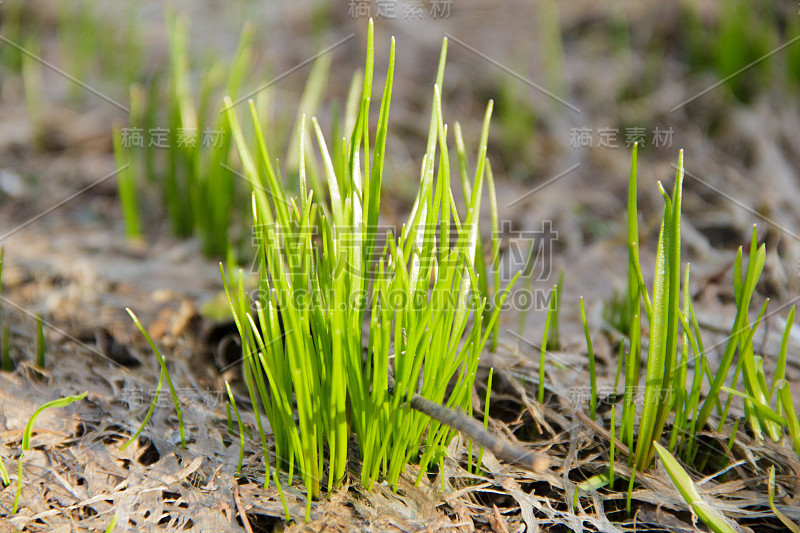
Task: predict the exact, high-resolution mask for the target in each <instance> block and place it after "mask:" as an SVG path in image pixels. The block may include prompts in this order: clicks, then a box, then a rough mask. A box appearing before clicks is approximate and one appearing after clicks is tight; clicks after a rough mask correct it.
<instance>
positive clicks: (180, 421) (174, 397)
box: [125, 307, 186, 449]
mask: <svg viewBox="0 0 800 533" xmlns="http://www.w3.org/2000/svg"><path fill="white" fill-rule="evenodd" d="M125 311H127V312H128V314H129V315H130V316H131V319H133V322H134V324H136V327H138V328H139V331H141V332H142V335H144V338H145V339H147V343H148V344H149V345H150V348H152V349H153V352H154V353H155V354H156V357H157V358H158V363H159V365H161V371H162V372H163V373H164V377H165V378H166V380H167V385H168V386H169V391H170V393H171V394H172V403H173V404H174V405H175V412H176V413H177V415H178V428H179V429H180V434H181V448H184V449H185V448H186V429H185V428H184V425H183V413H182V412H181V405H180V401H178V393H177V392H175V386H174V385H173V384H172V378H170V377H169V370H167V364H166V362H165V361H164V357H163V356H162V355H161V352H160V351H159V350H158V347H156V343H155V342H153V339H152V338H150V335H149V334H148V333H147V330H146V329H145V328H144V326H142V323H141V322H139V318H138V317H137V316H136V315H135V314H134V313H133V311H131V310H130V308H128V307H126V308H125Z"/></svg>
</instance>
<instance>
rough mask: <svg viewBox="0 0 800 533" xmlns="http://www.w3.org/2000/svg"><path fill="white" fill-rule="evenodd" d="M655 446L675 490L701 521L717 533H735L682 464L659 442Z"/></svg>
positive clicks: (654, 443)
mask: <svg viewBox="0 0 800 533" xmlns="http://www.w3.org/2000/svg"><path fill="white" fill-rule="evenodd" d="M653 446H654V447H655V449H656V452H657V453H658V456H659V457H660V458H661V462H662V464H663V465H664V469H665V470H666V471H667V473H668V474H669V477H670V479H672V483H674V484H675V488H677V489H678V492H680V493H681V496H683V499H684V500H685V501H686V503H687V504H689V507H691V509H692V511H694V513H695V514H697V516H698V517H699V518H700V520H702V521H703V523H704V524H705V525H707V526H708V527H709V528H710V529H711V530H712V531H714V532H716V533H735V532H736V530H735V529H734V528H733V527H732V526H731V525H730V522H729V521H728V519H726V518H725V517H724V516H723V515H722V514H721V513H719V512H718V511H716V510H715V509H714V508H713V507H711V505H709V504H708V502H706V501H705V500H704V499H703V497H702V496H701V495H700V492H699V491H698V490H697V486H696V485H695V484H694V482H693V481H692V478H690V477H689V474H688V473H687V472H686V470H684V469H683V467H682V466H681V465H680V463H678V461H677V460H676V459H675V458H674V457H673V456H672V455H671V454H670V453H669V452H668V451H667V450H666V449H665V448H664V447H662V446H661V445H660V444H659V443H658V442H656V441H653Z"/></svg>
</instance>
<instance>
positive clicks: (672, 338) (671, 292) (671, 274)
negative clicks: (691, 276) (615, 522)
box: [640, 150, 684, 468]
mask: <svg viewBox="0 0 800 533" xmlns="http://www.w3.org/2000/svg"><path fill="white" fill-rule="evenodd" d="M683 177H684V173H683V150H681V151H680V152H678V170H677V173H676V176H675V185H674V188H673V191H672V198H671V202H668V203H667V205H668V206H669V208H670V209H671V211H672V212H671V213H670V215H669V222H668V226H667V227H668V228H669V233H668V237H667V249H666V250H665V252H666V253H667V254H669V255H668V257H667V258H666V275H667V276H668V280H667V285H666V287H665V288H666V289H667V290H668V293H667V299H666V302H665V306H666V307H665V308H664V312H665V313H666V330H665V334H666V338H665V339H663V342H664V348H663V352H661V354H659V360H662V361H663V370H662V372H663V374H662V376H663V377H662V378H661V383H660V384H659V387H660V391H659V392H658V397H660V396H661V394H664V395H666V397H665V399H664V401H658V403H657V409H656V410H655V417H656V418H655V424H654V426H653V430H652V433H651V434H650V437H649V438H648V444H649V442H650V441H652V440H655V439H658V438H659V436H660V435H661V433H662V431H663V429H664V426H665V425H666V423H667V417H668V416H669V414H670V413H671V412H672V409H673V403H674V401H675V396H674V390H673V386H672V382H673V380H674V379H675V376H674V373H675V368H676V353H677V344H678V327H679V323H680V320H679V316H680V308H679V305H680V294H681V264H680V261H681V205H682V203H683V201H682V199H683ZM664 197H665V199H666V198H668V197H667V195H666V192H664ZM653 292H654V298H653V300H654V306H655V284H654V290H653ZM654 312H655V308H654ZM657 322H658V320H656V323H657ZM651 342H652V332H651ZM649 363H650V361H649V360H648V367H649ZM648 382H649V380H648ZM647 385H649V383H647V384H646V385H645V402H647V388H646V387H647ZM653 397H654V398H655V396H653ZM645 411H646V410H645ZM644 414H645V413H644V412H643V414H642V416H644ZM640 438H641V436H640ZM648 447H649V446H648ZM645 449H647V448H645ZM654 453H655V452H654V451H653V450H652V448H650V449H649V450H648V453H647V454H646V456H645V457H644V462H643V463H641V464H640V466H641V467H642V468H644V467H646V466H647V465H649V464H650V463H651V462H652V458H653V455H654Z"/></svg>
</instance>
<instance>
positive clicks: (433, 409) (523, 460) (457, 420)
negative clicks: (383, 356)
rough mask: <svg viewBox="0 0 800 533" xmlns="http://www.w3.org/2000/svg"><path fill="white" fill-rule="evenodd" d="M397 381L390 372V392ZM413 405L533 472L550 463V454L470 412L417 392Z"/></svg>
mask: <svg viewBox="0 0 800 533" xmlns="http://www.w3.org/2000/svg"><path fill="white" fill-rule="evenodd" d="M394 388H395V381H394V378H393V377H392V376H389V393H390V394H394ZM410 403H411V408H412V409H415V410H417V411H419V412H420V413H423V414H426V415H428V416H429V417H431V418H433V419H435V420H438V421H439V422H441V423H442V424H445V425H447V426H450V427H451V428H453V429H455V430H457V431H460V432H461V433H463V434H464V435H466V436H467V437H469V438H471V439H472V440H473V441H475V442H477V443H478V444H480V445H481V446H483V447H484V448H486V449H487V450H489V451H491V452H492V453H493V454H494V455H495V457H497V458H498V459H502V460H503V461H505V462H507V463H511V464H513V465H516V466H518V467H520V468H524V469H525V470H528V471H530V472H534V473H537V474H541V473H542V472H545V471H546V470H547V469H548V468H549V467H550V457H549V456H548V455H546V454H543V453H539V452H534V451H531V450H526V449H525V448H523V447H521V446H517V445H515V444H512V443H510V442H508V441H507V440H505V439H503V438H501V437H498V436H497V435H495V434H494V433H490V432H489V431H487V430H486V429H484V427H483V425H482V424H481V423H480V422H478V421H477V420H475V419H474V418H472V417H471V416H469V415H466V414H463V413H459V412H457V411H454V410H452V409H449V408H447V407H444V406H442V405H439V404H437V403H434V402H432V401H430V400H427V399H425V398H423V397H422V396H420V395H419V394H417V393H414V394H412V396H411V402H410Z"/></svg>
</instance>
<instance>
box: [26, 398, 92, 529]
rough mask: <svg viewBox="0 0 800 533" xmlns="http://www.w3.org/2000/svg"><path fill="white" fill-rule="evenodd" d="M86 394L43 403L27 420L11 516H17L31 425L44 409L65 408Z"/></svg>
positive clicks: (31, 429) (31, 431) (29, 444)
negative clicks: (24, 456)
mask: <svg viewBox="0 0 800 533" xmlns="http://www.w3.org/2000/svg"><path fill="white" fill-rule="evenodd" d="M87 394H88V391H87V392H84V393H82V394H75V395H73V396H66V397H64V398H59V399H57V400H52V401H50V402H47V403H45V404H44V405H42V406H41V407H39V408H38V409H37V410H36V411H34V412H33V415H32V416H31V417H30V419H29V420H28V423H27V424H26V425H25V431H24V432H23V433H22V454H20V456H19V461H18V465H19V469H18V470H19V471H18V473H17V493H16V496H14V506H13V507H12V509H11V514H12V515H13V514H17V509H18V508H19V497H20V494H22V456H23V455H24V453H25V452H26V451H28V450H30V449H31V435H32V434H33V423H34V422H36V419H37V418H39V415H40V414H42V412H43V411H44V410H45V409H51V408H58V407H66V406H67V405H69V404H71V403H73V402H77V401H80V400H82V399H84V398H85V397H86V395H87Z"/></svg>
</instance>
